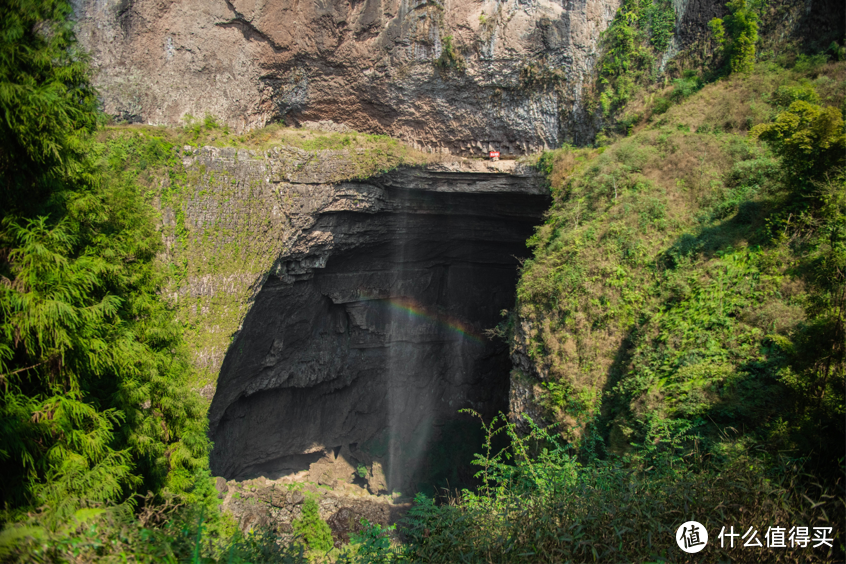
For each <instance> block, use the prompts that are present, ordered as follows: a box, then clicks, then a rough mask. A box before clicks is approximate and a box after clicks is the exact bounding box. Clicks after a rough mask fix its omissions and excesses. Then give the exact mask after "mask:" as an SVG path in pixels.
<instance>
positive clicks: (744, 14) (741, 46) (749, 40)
mask: <svg viewBox="0 0 846 564" xmlns="http://www.w3.org/2000/svg"><path fill="white" fill-rule="evenodd" d="M726 7H727V8H728V9H729V14H728V15H727V16H726V17H725V18H724V19H722V20H721V19H719V18H714V19H713V20H711V21H710V22H708V27H709V28H710V29H711V32H712V34H713V36H714V40H715V41H716V42H717V44H718V45H720V46H723V45H725V50H726V53H727V55H728V61H729V68H730V70H731V72H732V73H748V72H750V71H751V70H752V68H753V67H754V65H755V44H756V43H757V42H758V15H757V14H756V13H755V12H754V11H753V10H752V8H751V6H750V5H749V4H748V2H747V0H731V1H730V2H729V3H728V4H726Z"/></svg>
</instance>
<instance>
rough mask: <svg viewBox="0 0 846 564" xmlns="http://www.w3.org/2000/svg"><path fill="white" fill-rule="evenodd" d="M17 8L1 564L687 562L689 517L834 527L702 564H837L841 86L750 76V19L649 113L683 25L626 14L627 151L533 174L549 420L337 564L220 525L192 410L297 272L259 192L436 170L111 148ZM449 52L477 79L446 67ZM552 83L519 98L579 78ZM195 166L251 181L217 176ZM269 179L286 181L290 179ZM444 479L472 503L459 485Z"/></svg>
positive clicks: (189, 135)
mask: <svg viewBox="0 0 846 564" xmlns="http://www.w3.org/2000/svg"><path fill="white" fill-rule="evenodd" d="M7 4H8V6H7V9H6V11H5V13H4V18H3V19H2V20H1V21H0V111H1V112H2V118H3V119H1V120H0V168H2V172H3V180H4V182H5V184H4V188H3V190H2V191H0V214H2V216H1V217H0V384H2V386H0V394H1V395H0V411H1V412H2V413H0V469H2V475H3V478H4V480H3V483H2V484H0V500H2V503H3V508H2V518H3V529H2V532H0V560H2V561H4V562H6V561H9V562H93V561H97V562H101V561H102V562H111V561H114V562H127V561H137V562H172V563H176V562H192V563H199V562H224V561H225V562H304V561H305V560H306V559H307V558H310V559H312V560H321V559H326V558H328V559H330V560H333V559H334V560H336V561H353V562H401V561H407V562H455V561H462V562H480V563H481V562H492V561H493V562H525V561H553V562H559V561H560V562H566V561H574V562H585V561H614V562H617V561H634V562H646V561H681V560H682V559H683V555H682V554H681V553H680V552H679V551H678V549H677V547H676V546H675V543H674V539H673V531H674V530H675V527H677V526H678V524H679V523H680V522H682V521H683V520H686V519H694V518H695V519H697V520H699V521H700V522H702V523H704V524H705V525H706V527H707V528H708V529H709V531H717V530H719V528H720V527H722V526H734V527H735V530H738V529H740V530H741V531H742V530H745V529H746V528H747V527H750V526H754V527H758V528H759V535H761V536H762V535H763V534H764V530H763V528H764V527H767V526H774V525H780V526H784V527H790V526H792V525H805V526H831V527H833V533H832V536H833V538H834V542H833V547H831V548H830V549H828V548H818V549H813V548H808V549H807V551H798V550H791V551H788V550H785V551H784V552H781V553H779V554H777V555H774V553H773V552H771V551H767V550H763V549H762V550H757V551H756V550H741V549H735V550H731V549H728V548H720V547H719V546H718V544H717V543H716V542H714V543H712V544H710V545H709V547H708V548H707V549H706V552H703V553H702V555H703V557H704V558H707V559H708V560H709V561H718V560H722V561H725V560H727V559H731V560H732V561H734V562H755V561H772V560H773V559H776V560H779V561H783V562H793V561H797V562H798V561H802V562H806V561H819V562H837V561H842V560H843V558H844V552H846V541H844V530H843V523H842V521H840V520H838V516H840V515H842V512H843V510H844V480H843V478H844V475H843V469H844V459H846V457H844V455H846V453H844V448H843V445H844V442H846V429H845V428H844V427H845V426H846V425H844V420H845V418H846V327H844V325H846V171H845V170H844V169H845V168H846V129H844V112H845V111H846V63H844V62H836V63H835V62H832V63H829V62H827V58H828V55H827V54H816V55H812V56H800V57H797V59H796V61H795V64H792V65H790V66H789V68H788V67H783V66H778V65H776V64H774V63H772V62H760V61H759V62H757V63H754V64H753V62H754V59H755V43H756V41H757V18H758V16H756V14H755V13H754V12H753V11H752V10H751V9H750V7H749V6H748V5H747V4H746V3H744V2H743V0H737V1H735V2H732V3H731V4H730V5H729V12H730V14H729V16H727V17H726V19H725V20H724V21H722V22H720V21H714V22H713V23H712V25H711V29H712V30H713V32H714V38H715V41H716V42H717V43H719V44H721V45H723V46H724V51H725V53H724V54H725V56H726V57H727V62H728V66H727V70H730V71H731V72H730V73H724V74H725V76H723V78H722V79H720V80H717V81H715V82H712V83H710V84H706V82H708V80H710V79H713V78H715V77H717V76H719V74H720V73H719V72H716V71H714V72H711V71H709V70H708V69H698V70H696V69H689V70H688V71H686V72H682V73H679V74H677V75H676V76H677V78H675V79H674V80H672V81H669V82H668V83H667V84H665V85H664V86H660V87H657V86H655V85H652V86H644V85H646V84H648V83H649V82H650V81H652V80H653V79H654V78H655V77H656V61H657V57H658V55H660V54H661V53H662V52H663V51H665V50H666V49H667V48H668V47H669V44H670V34H671V32H672V29H673V26H674V21H675V20H674V15H673V12H672V8H671V7H670V4H669V3H661V2H654V1H653V2H638V1H636V0H632V1H627V2H626V3H625V4H624V6H623V8H622V9H621V10H620V12H619V13H618V15H617V17H616V18H615V20H614V23H613V24H612V26H611V28H610V29H609V32H608V34H607V35H606V39H605V41H606V44H605V48H606V51H605V54H604V55H603V57H602V59H601V61H600V71H599V72H600V80H601V84H602V86H601V89H600V90H599V92H600V96H599V102H600V104H601V105H602V108H603V110H604V112H605V114H606V117H608V116H613V115H617V116H619V118H620V119H619V120H618V123H619V125H620V127H619V128H618V131H619V132H620V133H625V135H626V137H621V138H616V139H614V138H612V136H613V133H612V132H607V134H605V135H603V136H602V137H600V138H599V139H598V143H597V147H596V148H575V147H564V148H561V149H559V150H556V151H552V152H549V153H547V154H544V155H542V156H541V157H540V159H539V162H538V165H539V167H540V168H541V169H542V170H543V171H544V172H545V173H546V174H547V176H548V178H549V185H550V189H551V193H552V196H553V205H552V208H551V210H550V212H549V214H548V216H547V217H546V219H545V222H544V225H542V226H541V227H539V229H538V230H537V232H536V234H535V235H534V237H533V238H532V239H531V241H530V245H531V246H532V248H533V249H534V256H533V258H532V259H531V260H528V261H526V262H525V264H524V266H523V269H522V271H521V278H520V282H519V286H518V295H517V304H516V307H515V310H514V311H513V312H511V313H510V314H509V315H508V317H507V319H506V320H505V321H504V322H503V324H502V325H501V326H500V327H498V328H497V329H496V331H494V334H496V335H499V336H506V337H507V338H508V339H509V340H510V343H511V345H512V346H513V347H514V348H515V350H519V352H521V353H523V354H526V355H527V356H528V357H529V358H530V359H531V360H532V361H533V364H534V366H535V367H536V368H537V372H536V373H530V374H522V373H517V372H516V371H515V374H514V375H513V383H514V386H515V387H519V388H521V391H523V392H526V394H527V395H531V396H533V397H534V398H535V403H536V407H538V408H539V409H540V411H541V413H542V416H543V419H544V421H543V422H540V421H538V422H535V421H533V420H531V419H530V418H528V417H526V416H522V417H521V418H518V419H517V420H515V421H510V422H509V421H506V420H504V419H502V418H498V419H497V420H495V421H493V422H491V423H489V424H486V425H484V426H483V430H484V432H485V433H484V436H483V440H484V444H483V445H482V452H481V453H480V454H478V455H476V457H475V464H476V465H477V466H478V468H479V474H478V475H477V478H478V479H479V480H481V483H482V486H481V487H480V488H478V489H477V490H476V491H463V492H453V493H450V494H448V495H447V496H446V497H442V498H439V499H438V502H437V503H436V502H435V501H434V500H433V499H431V498H428V497H426V496H424V495H418V497H417V498H416V501H415V504H414V506H413V507H412V508H411V510H410V512H409V514H408V517H407V519H406V521H405V523H404V525H403V529H402V531H401V533H402V536H401V538H402V539H403V542H399V540H398V535H397V534H396V531H395V529H394V528H393V527H389V528H383V527H381V526H379V525H370V524H367V523H364V524H363V525H364V528H363V530H361V531H360V532H358V533H354V534H353V535H352V536H351V538H352V542H351V544H350V546H349V547H347V548H346V549H344V550H343V551H339V550H335V549H334V548H333V539H332V536H331V531H330V529H329V527H328V525H327V524H326V523H325V522H324V521H323V520H322V519H320V516H319V508H318V505H317V503H316V501H315V500H314V499H311V498H310V499H307V500H306V501H305V503H304V504H303V508H302V513H301V516H300V518H299V519H297V520H296V521H295V522H294V530H295V533H296V535H297V538H296V539H295V540H294V542H293V543H292V544H291V546H288V547H280V546H279V545H278V544H277V542H276V537H275V535H274V534H273V533H271V532H270V531H264V530H253V531H250V532H248V533H243V532H241V531H239V530H238V527H237V525H236V524H235V523H234V522H233V520H232V519H231V518H230V517H228V516H227V515H224V514H222V513H221V512H220V511H219V504H220V501H219V500H218V496H217V492H216V491H215V489H214V484H213V481H212V480H211V478H210V476H209V471H208V462H207V456H208V451H209V447H210V445H209V443H208V440H207V438H206V434H205V414H204V410H205V407H204V403H203V401H202V400H201V399H200V398H199V396H198V395H197V394H196V393H195V390H196V389H197V388H199V387H201V386H203V385H205V384H207V383H209V381H210V379H211V377H212V376H213V375H214V374H215V372H216V366H215V364H214V360H213V357H214V354H216V353H215V351H220V352H222V351H223V350H225V348H226V347H227V346H228V343H229V336H230V335H231V333H232V332H233V331H234V330H235V329H236V328H237V325H238V322H239V321H240V318H241V316H242V315H243V314H244V312H245V311H246V304H247V303H248V300H249V297H250V294H249V292H250V290H249V287H250V284H252V283H254V282H255V281H256V279H257V278H256V277H260V276H261V275H262V274H263V273H265V272H266V271H267V270H268V269H269V268H270V266H271V265H270V262H271V261H272V259H268V258H267V257H268V256H272V255H273V252H272V251H274V250H278V249H279V248H282V247H283V246H284V241H285V228H284V225H283V223H284V222H282V221H280V222H279V223H273V221H272V220H271V219H270V218H269V216H268V215H267V213H265V210H266V209H269V207H268V204H270V205H271V206H272V205H276V204H279V205H280V209H282V211H283V214H282V215H284V213H285V210H287V209H288V207H286V206H295V205H296V200H297V198H299V197H300V195H299V194H298V193H297V192H296V191H294V190H289V191H288V192H287V193H285V194H282V193H278V194H277V193H276V192H274V193H273V194H270V192H267V191H263V188H262V186H264V185H265V184H264V183H263V182H262V181H261V180H260V178H263V177H264V175H265V174H270V173H271V172H272V173H273V174H280V175H281V177H282V178H314V177H317V176H319V177H320V178H321V179H322V180H321V181H322V182H334V181H338V180H341V179H347V178H361V177H367V176H370V175H372V174H375V173H378V172H380V171H384V170H389V169H390V168H392V167H395V166H397V165H399V164H402V163H418V162H424V161H425V160H426V159H427V158H428V157H424V156H422V155H419V154H417V153H415V152H413V151H411V150H410V149H408V148H407V147H404V146H402V145H401V144H399V143H397V142H396V141H393V140H391V139H388V138H385V137H381V136H369V135H362V134H357V133H338V134H324V133H318V132H310V131H302V130H292V129H288V128H284V127H281V126H272V127H268V128H265V129H262V130H259V131H255V132H251V133H248V134H245V135H242V136H237V135H233V134H232V133H231V132H229V131H228V130H227V129H226V128H225V127H221V126H220V125H219V124H218V123H217V122H216V120H215V119H214V118H212V117H206V118H205V119H204V120H201V121H197V120H193V119H188V120H186V125H185V127H184V128H181V129H162V128H151V127H109V128H102V127H101V123H102V117H101V116H100V115H99V114H98V113H97V111H96V97H95V93H94V91H93V89H92V88H91V86H90V84H89V83H88V79H87V67H86V65H85V59H84V57H83V56H82V55H81V54H80V53H79V52H78V51H77V49H76V46H75V42H74V38H73V35H72V31H71V27H70V25H69V24H68V23H67V16H68V14H69V13H70V7H69V5H68V4H67V3H66V2H64V1H59V0H15V1H13V2H11V3H7ZM829 52H830V53H832V54H835V55H836V56H837V57H839V58H842V47H840V46H838V45H836V44H835V45H834V48H830V49H829ZM443 53H447V55H446V59H445V63H444V64H445V65H446V68H457V65H458V62H456V61H459V60H460V59H459V58H460V55H458V54H457V52H456V51H455V48H454V46H453V45H452V43H451V39H450V38H445V40H444V51H443ZM443 57H444V55H443V54H442V58H443ZM547 70H548V69H545V68H541V67H537V68H535V67H533V66H527V68H526V70H525V72H524V73H521V77H522V78H521V79H522V80H524V82H525V83H526V84H548V83H554V82H555V81H556V80H559V79H560V76H559V75H558V74H555V73H554V71H549V72H547ZM550 73H552V74H550ZM706 77H710V78H707V79H706ZM200 145H209V146H211V147H214V148H216V149H220V150H221V151H223V150H225V151H226V155H228V157H227V158H231V159H232V162H233V163H235V164H234V165H233V167H231V169H226V168H217V169H215V168H214V167H213V166H211V164H209V163H211V161H210V160H206V161H203V153H202V152H201V151H200V150H199V149H198V146H200ZM266 151H276V152H280V151H281V152H282V153H284V158H280V159H279V162H280V163H281V165H280V166H282V168H283V170H281V172H280V171H268V169H267V168H266V161H265V160H264V159H263V156H264V155H265V154H266V153H265V152H266ZM326 156H331V157H333V158H334V159H336V161H333V162H335V163H336V164H337V167H335V168H334V169H332V170H331V171H328V172H327V171H326V170H323V169H321V168H320V166H321V163H322V162H325V160H326V159H323V158H320V157H326ZM203 163H206V164H203ZM235 169H237V170H238V172H237V173H234V172H233V170H235ZM321 175H322V176H321ZM268 194H270V195H268ZM271 196H272V198H274V199H266V198H271ZM277 196H278V198H280V199H275V198H277ZM197 210H201V211H202V212H204V213H205V212H208V213H206V216H208V217H213V218H214V219H212V220H209V221H206V222H203V221H199V220H198V219H197V218H198V217H201V216H202V215H203V214H198V213H197ZM221 210H225V211H226V213H221ZM227 214H228V215H227ZM227 217H228V218H230V219H226V218H227ZM233 217H234V218H236V219H235V220H232V219H231V218H233ZM239 222H242V223H239ZM163 239H164V241H165V242H166V244H165V243H163V242H162V240H163ZM161 259H163V260H161ZM245 265H246V266H245ZM203 277H208V278H209V279H211V280H212V283H211V284H210V286H211V287H213V290H212V291H210V292H207V293H203V292H205V291H206V290H204V288H206V286H203V284H205V280H206V279H205V278H203ZM243 280H246V282H244V281H243ZM215 284H216V285H215ZM225 284H231V285H232V287H233V288H235V289H234V290H226V291H223V290H221V288H224V286H225ZM208 318H213V319H215V320H216V322H217V325H216V326H214V327H210V326H208V324H204V323H202V322H201V320H202V319H208ZM192 355H193V359H192V358H191V356H192ZM203 359H206V360H203ZM208 359H212V360H208ZM192 361H193V365H194V367H193V368H192ZM204 362H205V363H206V364H203V363H204ZM197 366H199V368H196V367H197ZM541 423H543V424H542V425H541ZM454 434H456V435H461V437H462V439H465V440H466V439H468V437H471V436H472V435H470V434H468V433H465V432H461V433H457V432H456V433H454ZM505 438H507V444H508V445H509V446H508V447H507V448H505V449H502V448H500V447H499V445H500V444H502V442H503V439H505ZM375 440H376V443H374V445H375V446H374V449H377V450H378V449H379V448H381V446H380V444H381V443H379V441H380V440H382V441H384V440H386V439H385V437H382V438H377V439H375ZM377 443H378V444H377ZM385 448H387V447H385ZM465 450H466V449H465ZM443 452H444V453H446V452H447V451H443ZM438 463H439V464H443V466H444V467H443V468H441V467H440V466H438V467H437V468H436V470H437V474H438V475H439V476H443V477H444V478H450V479H453V478H452V476H451V474H450V473H449V471H450V470H452V469H454V466H455V465H454V464H451V463H450V459H449V457H448V456H447V455H446V454H443V455H442V456H441V460H439V461H438ZM357 473H358V474H359V475H360V476H362V477H364V476H365V475H366V473H367V470H366V468H365V467H363V466H362V467H359V468H357ZM298 487H300V486H298V485H293V484H292V485H290V486H289V488H291V489H296V488H298ZM240 495H241V494H240V493H239V492H235V493H233V494H232V496H233V498H237V497H239V496H240ZM245 501H248V502H249V503H254V502H255V500H254V498H253V497H250V498H249V500H245ZM306 550H308V554H305V553H306Z"/></svg>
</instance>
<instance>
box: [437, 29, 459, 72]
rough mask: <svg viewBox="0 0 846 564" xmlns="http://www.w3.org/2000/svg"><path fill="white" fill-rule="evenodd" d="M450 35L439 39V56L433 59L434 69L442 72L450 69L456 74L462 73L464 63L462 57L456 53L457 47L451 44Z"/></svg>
mask: <svg viewBox="0 0 846 564" xmlns="http://www.w3.org/2000/svg"><path fill="white" fill-rule="evenodd" d="M452 41H453V38H452V35H447V36H446V37H444V38H443V39H441V55H440V56H439V57H438V58H437V59H435V67H437V68H438V69H440V70H441V71H442V72H446V71H448V70H450V69H453V70H456V71H458V72H464V69H465V67H466V63H465V62H464V57H463V56H461V53H459V52H458V49H457V47H456V46H455V45H454V44H453V42H452Z"/></svg>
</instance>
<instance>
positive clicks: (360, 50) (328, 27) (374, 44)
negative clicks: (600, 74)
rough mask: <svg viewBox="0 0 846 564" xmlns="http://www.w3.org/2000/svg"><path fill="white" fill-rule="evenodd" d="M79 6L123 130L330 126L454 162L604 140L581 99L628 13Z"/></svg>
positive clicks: (152, 1) (379, 5) (565, 3)
mask: <svg viewBox="0 0 846 564" xmlns="http://www.w3.org/2000/svg"><path fill="white" fill-rule="evenodd" d="M74 4H75V12H76V17H77V20H78V26H77V29H78V33H79V37H80V39H81V41H82V43H83V44H84V45H85V47H86V48H87V49H88V50H89V51H90V52H91V53H92V56H93V63H94V66H95V68H96V69H97V72H98V74H97V77H96V84H97V85H98V87H99V88H100V91H101V93H102V95H103V100H104V105H105V110H106V112H108V113H109V114H112V115H115V116H118V117H119V118H120V119H123V120H126V121H130V122H140V123H151V124H174V123H178V122H179V121H180V120H181V119H183V117H184V116H185V114H193V115H194V116H197V117H199V118H202V117H203V116H205V115H206V114H212V115H215V116H217V117H218V118H220V119H222V121H224V122H225V123H227V124H229V125H230V126H232V127H235V128H236V129H239V130H240V129H243V128H249V127H255V126H260V125H264V124H265V123H267V122H269V121H272V120H277V119H284V120H285V121H286V123H288V124H308V123H310V122H315V121H330V120H331V121H332V122H334V123H336V124H345V125H347V126H350V127H352V128H354V129H356V130H358V131H367V132H375V133H387V134H390V135H392V136H394V137H397V138H400V139H404V140H406V141H409V142H412V143H414V144H416V145H418V146H425V147H429V148H435V149H438V150H443V151H449V152H452V153H460V154H481V153H482V152H483V151H487V150H488V148H490V147H496V148H497V149H499V150H501V151H502V152H503V153H504V154H508V153H517V154H523V153H526V152H534V151H537V150H539V149H542V148H544V147H552V146H558V144H559V143H560V142H561V141H564V140H570V141H574V140H576V141H577V140H584V139H586V138H588V137H590V136H591V135H592V133H593V132H594V130H595V123H594V122H593V120H592V119H591V118H589V116H588V115H587V114H586V113H585V112H584V111H583V108H582V105H581V101H582V98H583V93H582V89H583V86H584V83H585V81H586V79H587V77H588V76H589V73H590V71H591V69H592V67H593V65H594V63H595V60H596V54H597V41H598V39H599V34H600V32H601V31H602V30H604V29H605V28H606V27H607V24H608V22H609V21H610V20H611V18H612V17H613V15H614V13H615V12H616V10H617V8H618V6H619V4H620V2H619V0H506V1H492V0H468V1H461V2H458V1H451V0H364V1H352V0H331V1H327V2H295V1H292V0H264V1H256V0H164V1H162V0H121V1H118V2H103V1H102V0H76V1H75V3H74ZM436 63H439V64H436ZM324 128H325V125H324Z"/></svg>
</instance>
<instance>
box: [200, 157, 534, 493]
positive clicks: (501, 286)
mask: <svg viewBox="0 0 846 564" xmlns="http://www.w3.org/2000/svg"><path fill="white" fill-rule="evenodd" d="M515 172H516V170H515ZM547 205H548V196H547V195H546V194H545V189H544V188H543V187H542V186H541V184H540V183H539V181H538V178H537V177H536V176H534V175H532V174H522V175H521V174H513V173H512V174H505V173H491V172H482V171H479V172H472V171H471V170H464V171H462V170H457V169H450V167H449V166H442V167H436V168H435V169H428V170H421V169H401V170H398V171H396V172H394V173H390V174H387V175H384V176H382V177H378V178H376V179H370V180H368V181H366V182H358V183H354V182H348V183H342V184H340V185H338V186H337V187H336V192H335V198H334V200H333V201H332V203H331V204H329V205H327V206H325V207H323V208H322V210H321V211H320V213H318V214H315V215H313V216H312V217H313V224H312V225H311V227H309V228H308V229H305V230H303V232H302V233H301V234H300V235H299V236H298V237H296V239H295V240H293V241H292V242H291V244H290V246H289V247H288V248H287V249H286V251H284V252H283V253H282V254H281V256H280V257H279V258H278V260H277V261H276V263H275V265H274V268H273V270H272V274H271V275H270V276H269V277H268V278H267V280H266V281H265V282H264V284H263V286H262V287H261V290H260V291H259V292H258V294H257V295H256V298H255V302H254V304H253V306H252V308H251V309H250V312H249V313H248V315H247V317H246V318H245V320H244V323H243V327H242V329H241V331H240V332H239V333H238V335H237V337H236V338H235V340H234V341H233V343H232V345H231V346H230V348H229V351H228V353H227V356H226V358H225V360H224V362H223V367H222V369H221V374H220V378H219V380H218V386H217V390H216V393H215V396H214V399H213V402H212V406H211V409H210V412H209V419H210V433H211V436H212V439H213V440H214V442H215V449H214V451H213V453H212V459H211V464H212V468H213V470H214V472H215V473H216V474H219V475H222V476H224V477H226V478H227V479H241V480H243V479H250V478H255V477H258V476H263V477H266V478H268V479H278V478H281V477H285V476H292V475H297V474H298V473H301V472H304V471H306V470H307V471H308V472H309V475H310V479H311V480H312V481H313V482H315V483H317V484H320V485H324V486H327V487H332V488H338V487H339V486H342V487H343V485H354V483H355V482H356V480H360V481H361V483H362V484H363V487H365V488H367V489H368V491H370V492H372V493H374V494H375V493H389V492H392V491H396V490H399V491H402V492H405V493H409V492H413V491H416V490H418V489H421V488H424V489H425V487H427V486H431V485H433V484H435V483H437V484H439V485H447V484H452V485H453V486H457V485H459V483H466V482H467V480H468V479H469V478H470V476H471V475H472V469H470V468H467V463H468V462H469V459H470V456H471V454H472V452H473V450H472V449H474V448H476V447H478V446H479V444H477V443H475V442H473V441H475V440H476V439H477V438H478V437H476V433H475V432H473V431H470V432H468V429H471V430H478V426H479V425H478V421H477V420H474V419H473V418H472V417H471V416H469V415H466V414H459V413H458V410H459V409H462V408H471V409H474V410H476V411H477V412H479V413H481V414H482V415H484V416H488V417H489V416H491V415H493V414H495V413H497V412H499V411H507V408H508V389H509V370H510V368H511V367H510V361H509V358H508V350H507V347H506V345H505V343H503V342H502V341H501V340H498V339H491V338H488V337H487V336H486V335H485V331H486V330H487V329H491V328H493V327H495V326H496V325H497V324H498V323H499V322H500V321H501V320H502V318H501V315H500V312H501V311H502V310H503V309H507V308H510V307H511V306H512V305H513V301H514V287H515V284H516V280H517V267H518V265H519V260H520V258H525V257H527V256H528V255H529V252H528V250H527V248H526V246H525V240H526V239H527V238H528V237H529V235H531V233H532V231H533V229H534V226H535V225H536V224H538V223H539V222H540V218H541V215H542V213H543V211H544V210H545V208H546V206H547ZM471 443H472V444H471ZM462 472H463V474H462ZM357 487H358V486H357Z"/></svg>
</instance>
